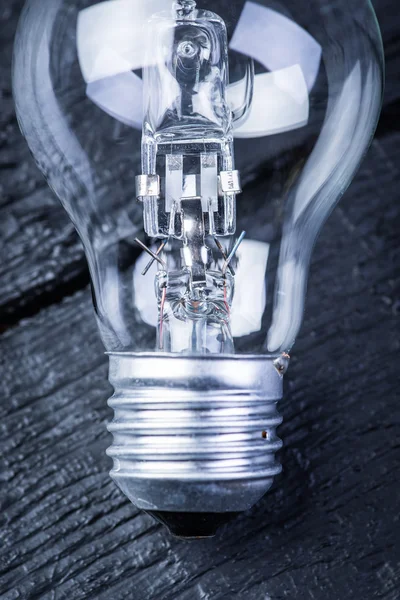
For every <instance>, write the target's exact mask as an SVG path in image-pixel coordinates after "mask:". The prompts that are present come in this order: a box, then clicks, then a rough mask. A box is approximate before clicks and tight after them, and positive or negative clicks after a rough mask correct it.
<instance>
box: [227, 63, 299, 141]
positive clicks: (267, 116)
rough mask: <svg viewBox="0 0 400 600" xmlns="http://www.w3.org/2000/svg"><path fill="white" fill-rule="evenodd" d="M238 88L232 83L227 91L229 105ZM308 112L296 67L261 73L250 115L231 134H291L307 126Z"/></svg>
mask: <svg viewBox="0 0 400 600" xmlns="http://www.w3.org/2000/svg"><path fill="white" fill-rule="evenodd" d="M237 87H238V86H237ZM237 87H235V84H233V85H231V86H229V88H228V100H229V102H232V104H234V102H235V99H234V95H235V90H236V89H237ZM238 91H239V92H240V90H238ZM309 113H310V105H309V98H308V90H307V85H306V81H305V79H304V75H303V72H302V70H301V68H300V66H299V65H294V66H292V67H288V68H286V69H281V70H280V71H274V72H272V73H262V74H260V75H256V76H255V78H254V96H253V102H252V105H251V108H250V111H249V115H248V117H247V118H246V119H245V120H244V121H242V122H241V124H240V125H239V127H238V128H237V129H235V133H234V134H235V137H237V138H254V137H263V136H266V135H273V134H275V133H282V132H284V131H291V130H292V129H297V128H299V127H303V126H304V125H306V124H307V123H308V118H309Z"/></svg>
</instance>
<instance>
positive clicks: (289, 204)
mask: <svg viewBox="0 0 400 600" xmlns="http://www.w3.org/2000/svg"><path fill="white" fill-rule="evenodd" d="M382 76H383V63H382V48H381V41H380V35H379V29H378V26H377V23H376V20H375V16H374V13H373V10H372V7H371V4H370V2H369V1H367V0H353V1H352V2H351V3H350V2H348V1H347V0H314V1H313V2H309V1H306V0H282V2H279V1H277V0H259V1H257V2H246V1H244V0H240V1H239V0H238V1H235V2H233V1H232V0H218V1H217V0H215V1H212V2H211V1H208V0H204V3H203V2H198V3H197V4H196V2H194V1H192V0H181V1H175V2H172V1H171V0H109V1H105V2H99V3H96V2H93V1H90V0H79V1H78V0H77V1H74V0H28V2H27V4H26V7H25V9H24V12H23V14H22V17H21V21H20V25H19V30H18V33H17V37H16V43H15V54H14V95H15V101H16V109H17V115H18V119H19V122H20V125H21V130H22V132H23V134H24V136H25V137H26V139H27V142H28V144H29V147H30V149H31V151H32V153H33V156H34V158H35V160H36V162H37V164H38V165H39V167H40V169H41V170H42V171H43V173H44V174H45V176H46V178H47V180H48V182H49V184H50V186H51V187H52V188H53V190H54V191H55V192H56V194H57V195H58V196H59V198H60V200H61V202H62V204H63V205H64V207H65V209H66V210H67V212H68V214H69V216H70V217H71V219H72V221H73V222H74V224H75V227H76V229H77V231H78V233H79V235H80V237H81V240H82V243H83V245H84V248H85V251H86V256H87V260H88V263H89V268H90V273H91V280H92V287H93V292H94V302H95V312H96V317H97V320H98V324H99V328H100V333H101V336H102V339H103V342H104V345H105V348H106V350H107V352H108V354H109V358H110V381H111V383H112V385H113V386H114V388H115V394H114V395H113V396H112V398H111V399H110V401H109V403H110V406H112V407H113V409H114V411H115V418H114V420H113V422H112V423H111V424H110V426H109V429H110V431H111V432H112V434H113V436H114V443H113V445H112V447H111V448H110V449H109V451H108V452H109V455H110V456H111V457H112V458H113V461H114V468H113V470H112V471H111V476H112V477H113V479H114V480H115V481H116V483H117V484H118V485H119V486H120V488H121V489H122V490H123V491H124V492H125V494H126V495H127V496H128V497H129V498H130V499H131V500H132V501H133V502H134V504H136V506H138V507H139V508H140V509H143V510H145V511H147V512H149V513H151V514H152V515H153V516H155V517H156V518H157V519H159V520H160V521H162V522H163V523H165V524H166V525H167V526H168V527H169V528H170V530H171V531H172V532H173V533H175V534H177V535H182V536H187V537H191V536H208V535H212V534H214V533H215V530H216V528H217V527H218V526H219V525H220V524H222V523H224V522H225V521H227V520H228V519H229V518H230V517H231V515H233V514H236V513H238V512H241V511H244V510H247V509H249V508H250V507H252V506H253V505H254V504H255V502H257V501H258V500H259V499H260V498H261V497H262V496H263V495H264V493H265V492H266V491H267V490H268V488H269V487H270V486H271V484H272V481H273V478H274V476H275V475H276V474H278V473H279V472H280V470H281V467H280V465H279V463H278V461H277V460H276V457H275V454H276V451H277V450H278V449H279V448H280V446H281V441H280V440H279V438H278V437H277V434H276V428H277V426H278V425H279V424H280V422H281V418H280V416H279V414H278V412H277V410H276V404H277V402H278V401H279V400H280V398H281V396H282V378H283V375H284V373H285V371H286V369H287V367H288V364H289V352H290V351H291V348H292V345H293V343H294V340H295V338H296V335H297V333H298V331H299V328H300V324H301V319H302V314H303V307H304V298H305V291H306V283H307V273H308V267H309V263H310V256H311V252H312V248H313V246H314V243H315V240H316V237H317V235H318V233H319V231H320V229H321V227H322V225H323V223H324V222H325V220H326V218H327V216H328V215H329V213H330V212H331V210H332V209H333V207H334V205H335V203H336V202H337V201H338V199H339V198H340V197H341V196H342V194H343V193H344V191H345V189H346V188H347V186H348V185H349V183H350V181H351V179H352V178H353V176H354V174H355V172H356V170H357V167H358V165H359V163H360V161H361V159H362V157H363V155H364V153H365V151H366V149H367V147H368V145H369V143H370V141H371V138H372V135H373V132H374V129H375V126H376V123H377V119H378V115H379V111H380V105H381V96H382ZM257 177H258V178H259V180H260V181H262V182H263V183H262V186H260V184H259V183H258V184H257V185H255V184H254V179H255V178H257ZM241 181H242V183H241ZM242 187H243V190H242ZM261 187H262V191H260V190H261Z"/></svg>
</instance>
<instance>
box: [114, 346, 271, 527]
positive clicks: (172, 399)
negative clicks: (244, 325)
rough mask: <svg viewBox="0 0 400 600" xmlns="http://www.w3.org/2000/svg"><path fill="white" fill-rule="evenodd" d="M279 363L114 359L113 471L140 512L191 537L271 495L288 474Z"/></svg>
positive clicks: (255, 359) (233, 358)
mask: <svg viewBox="0 0 400 600" xmlns="http://www.w3.org/2000/svg"><path fill="white" fill-rule="evenodd" d="M275 358H276V357H265V356H212V357H209V356H206V355H204V356H198V357H193V356H182V355H169V354H133V353H115V354H114V353H113V354H110V382H111V384H112V385H113V386H114V389H115V393H114V395H113V396H112V398H111V399H110V400H109V404H110V406H111V407H112V408H113V409H114V411H115V417H114V420H113V422H112V423H111V424H110V425H109V427H108V429H109V431H110V432H111V433H112V434H113V436H114V443H113V445H112V446H111V448H109V450H108V451H107V453H108V454H109V456H111V457H112V458H113V460H114V468H113V469H112V471H111V473H110V475H111V477H112V478H113V479H114V481H115V482H116V483H117V485H118V486H119V487H120V488H121V490H122V491H123V492H124V493H125V494H126V495H127V496H128V498H130V500H131V501H132V502H133V503H134V504H135V505H136V506H138V507H139V508H141V509H143V510H146V511H148V512H150V513H154V516H156V518H158V519H159V520H161V521H163V522H164V523H166V524H167V525H168V526H169V527H170V529H171V530H172V532H173V533H174V528H175V530H176V531H178V533H177V535H181V534H182V535H184V536H185V537H192V533H193V535H195V536H197V535H200V536H201V531H202V530H203V532H205V533H204V535H212V534H213V533H215V531H214V529H215V527H214V525H213V523H214V524H215V525H216V526H218V524H219V522H220V521H221V519H220V518H211V517H210V515H215V514H216V513H219V514H220V513H237V512H241V511H244V510H247V509H249V508H250V507H251V506H253V505H254V504H255V503H256V502H257V501H258V500H259V499H260V498H261V497H262V496H263V495H264V494H265V492H266V491H267V490H268V489H269V488H270V486H271V485H272V481H273V477H274V476H275V475H276V474H278V473H279V472H280V471H281V466H280V465H279V464H278V463H277V461H276V459H275V453H276V451H277V450H279V448H280V447H281V445H282V443H281V441H280V439H279V438H278V437H277V435H276V427H277V426H278V425H279V424H280V423H281V421H282V419H281V417H280V416H279V414H278V413H277V410H276V403H277V402H278V400H279V399H280V398H281V396H282V376H281V375H280V374H279V373H278V370H277V369H276V366H275V365H274V359H275ZM167 513H169V514H167ZM182 513H192V515H191V518H190V519H185V518H184V516H185V515H183V516H182ZM199 513H202V514H203V517H204V518H203V519H201V518H200V519H199V518H198V517H199ZM205 513H208V514H209V516H208V518H205ZM220 516H221V517H222V515H220ZM225 516H226V517H228V518H229V515H228V514H225ZM224 520H227V519H224V518H222V521H224ZM190 523H191V524H192V525H190ZM199 523H200V524H201V523H202V526H200V525H199ZM174 524H175V525H174ZM182 524H184V525H182ZM191 530H192V531H191ZM179 531H180V532H181V533H179ZM182 532H183V533H182Z"/></svg>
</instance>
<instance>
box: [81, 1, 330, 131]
mask: <svg viewBox="0 0 400 600" xmlns="http://www.w3.org/2000/svg"><path fill="white" fill-rule="evenodd" d="M170 8H171V2H170V0H146V1H145V2H144V1H142V0H107V1H105V2H100V3H99V4H95V5H93V6H90V7H88V8H86V9H84V10H82V11H81V12H80V13H79V16H78V26H77V46H78V57H79V63H80V66H81V70H82V75H83V77H84V79H85V81H86V82H87V83H88V86H87V95H88V97H89V98H90V99H91V100H92V102H94V103H95V104H96V105H97V106H99V107H100V108H101V109H102V110H104V111H105V112H106V113H107V114H109V115H110V116H111V117H113V118H115V119H117V120H119V121H121V122H123V123H125V124H126V125H128V126H130V127H132V128H135V129H141V127H142V121H143V83H142V80H141V79H140V77H138V76H137V75H136V74H135V73H133V72H132V71H133V70H136V69H140V68H142V67H144V66H146V65H149V64H151V63H152V62H154V61H155V60H157V58H156V57H154V56H151V55H149V54H148V53H147V55H146V47H148V44H147V43H146V40H147V37H148V35H149V28H148V25H147V23H148V20H149V19H150V18H151V17H152V16H153V15H154V14H156V13H157V12H161V11H163V10H167V9H168V10H169V9H170ZM171 43H172V40H171ZM230 48H231V49H232V50H235V51H237V52H240V53H242V54H244V55H246V56H249V57H252V58H254V59H256V60H258V61H259V62H260V63H261V64H262V65H263V66H264V67H265V68H266V69H268V70H269V71H271V72H269V73H262V74H259V75H256V76H255V80H254V96H253V102H252V106H251V109H250V111H249V114H248V116H247V118H245V119H244V120H240V122H239V124H238V127H237V128H236V129H235V132H234V134H235V137H238V138H254V137H263V136H267V135H273V134H276V133H281V132H284V131H290V130H292V129H296V128H299V127H302V126H304V125H305V124H306V123H307V121H308V117H309V98H308V93H309V90H310V89H311V88H312V87H313V85H314V83H315V80H316V77H317V74H318V69H319V65H320V61H321V47H320V45H319V44H318V43H317V42H316V41H315V40H314V39H313V38H312V37H311V36H310V35H309V34H308V33H307V32H306V31H305V30H304V29H303V28H301V27H300V26H299V25H297V24H296V23H294V22H293V21H291V20H290V19H288V18H287V17H285V16H283V15H281V14H279V13H277V12H276V11H274V10H272V9H270V8H266V7H265V6H261V5H260V4H257V3H255V2H246V4H245V6H244V9H243V11H242V14H241V16H240V19H239V22H238V25H237V28H236V30H235V33H234V35H233V38H232V41H231V43H230ZM171 79H172V78H171ZM172 83H173V82H171V84H172ZM171 93H172V94H173V93H174V90H173V85H171ZM242 94H243V90H242V88H241V83H240V82H238V83H235V84H232V85H231V86H229V87H228V100H229V102H230V104H231V106H235V105H237V102H238V101H239V100H240V99H241V95H242ZM200 100H201V99H200V98H199V99H198V101H199V102H200ZM194 108H195V107H194Z"/></svg>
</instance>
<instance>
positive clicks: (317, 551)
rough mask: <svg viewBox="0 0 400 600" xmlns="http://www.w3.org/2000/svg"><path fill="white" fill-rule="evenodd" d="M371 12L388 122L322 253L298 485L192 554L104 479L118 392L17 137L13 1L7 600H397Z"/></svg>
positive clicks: (6, 180)
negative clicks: (378, 83) (379, 89)
mask: <svg viewBox="0 0 400 600" xmlns="http://www.w3.org/2000/svg"><path fill="white" fill-rule="evenodd" d="M375 5H376V8H377V12H378V17H379V19H380V22H381V26H382V30H383V36H384V42H385V50H386V58H387V92H386V97H385V103H384V109H383V115H382V119H381V122H380V126H379V129H378V132H377V137H376V139H375V141H374V143H373V145H372V148H371V150H370V152H369V154H368V157H367V159H366V160H365V162H364V164H363V166H362V168H361V171H360V173H359V175H358V177H357V179H356V181H355V182H354V183H353V185H352V186H351V188H350V190H349V191H348V192H347V194H346V196H345V198H344V200H343V201H342V203H341V204H340V206H339V208H337V209H336V210H335V212H334V213H333V215H332V217H331V218H330V219H329V222H328V224H327V225H326V227H325V230H324V233H323V236H322V237H321V238H320V241H319V243H318V246H317V248H316V251H315V254H314V260H313V266H312V273H311V279H310V286H309V294H308V302H307V311H306V318H305V323H304V326H303V329H302V333H301V336H300V338H299V340H298V342H297V345H296V347H295V350H294V353H293V360H292V364H291V367H290V370H289V372H288V375H287V377H286V394H285V400H284V401H283V402H282V404H281V407H280V410H281V412H282V413H283V415H284V418H285V421H284V424H283V425H282V427H281V428H280V436H281V437H282V438H283V440H284V442H285V446H284V449H283V451H282V452H281V460H282V462H283V464H284V472H283V474H282V475H281V476H280V477H278V478H277V481H276V483H275V485H274V488H273V490H272V491H271V492H270V493H269V494H268V495H267V496H265V498H264V499H263V500H262V501H261V502H260V503H259V504H258V505H257V506H256V507H255V508H254V509H253V510H252V511H250V512H249V513H247V514H243V515H242V516H240V517H239V518H238V519H237V520H236V521H234V522H233V523H231V524H230V525H229V526H226V527H225V528H224V529H222V530H221V531H220V533H219V534H218V536H217V537H216V538H214V539H213V540H208V541H198V542H183V541H179V540H176V539H174V538H172V537H171V536H170V535H168V533H167V531H166V530H165V529H164V528H163V527H161V526H160V525H158V524H156V523H155V522H154V521H153V520H152V519H151V518H150V517H149V516H147V515H145V514H143V513H139V512H138V511H137V510H136V509H135V508H134V507H133V505H132V504H130V503H129V501H128V500H127V499H126V498H125V496H123V495H122V493H121V492H120V491H119V490H118V489H117V487H116V486H115V485H114V484H113V483H112V481H111V480H110V478H109V476H108V470H109V468H110V466H111V465H110V463H111V461H110V459H108V458H107V456H106V455H105V450H106V448H107V446H109V445H110V437H109V435H108V434H107V431H106V424H107V422H108V421H109V420H110V419H111V417H112V414H111V410H110V409H109V408H108V407H107V405H106V400H107V398H108V397H109V395H110V392H111V390H110V389H109V388H108V384H107V382H106V378H107V359H106V357H105V356H104V355H103V348H102V345H101V343H100V340H99V336H98V333H97V329H96V325H95V321H94V316H93V313H92V306H91V298H90V292H89V287H88V281H89V280H88V272H87V268H86V263H85V259H84V256H83V252H82V249H81V246H80V244H79V242H78V239H77V236H76V234H75V232H74V230H73V228H72V225H71V224H70V223H69V221H68V220H67V217H66V216H65V215H64V213H63V211H62V209H61V207H60V206H59V204H58V203H57V201H56V200H55V198H54V197H53V195H52V194H51V192H50V191H49V189H48V188H47V186H46V184H45V182H44V181H43V179H42V177H41V175H40V174H39V172H38V171H37V169H36V167H35V166H34V164H33V161H32V159H31V158H30V156H29V153H28V149H27V147H26V145H25V142H24V140H23V139H22V137H21V136H20V134H19V132H18V126H17V122H16V118H15V115H14V110H13V102H12V98H11V82H10V62H11V53H12V40H13V35H14V31H15V27H16V23H17V18H18V15H19V13H20V10H21V7H22V0H2V2H1V6H0V28H1V31H0V37H1V52H0V86H1V87H0V90H1V100H0V102H1V103H0V183H1V185H0V245H1V264H0V282H1V285H0V327H1V333H2V335H1V337H0V348H1V359H0V360H1V363H0V368H1V375H0V386H1V419H0V431H1V437H0V444H1V446H0V465H1V467H0V482H1V487H0V495H1V496H0V503H1V508H0V553H1V561H0V598H2V599H5V600H14V599H15V600H17V599H28V598H29V599H34V598H45V599H48V600H51V599H53V600H55V599H68V600H71V599H74V600H75V599H77V600H78V599H81V598H85V599H86V598H91V599H96V600H103V599H106V600H122V599H125V598H130V599H134V600H153V599H157V600H158V599H162V600H164V599H165V600H172V599H176V600H178V599H179V600H197V599H198V600H206V599H213V600H219V599H223V598H224V599H228V600H230V599H236V598H238V599H243V600H267V599H271V600H278V599H284V598H290V599H294V598H296V599H297V598H299V599H304V600H306V599H317V600H322V599H323V600H331V599H332V600H347V599H350V598H354V599H355V600H369V599H370V598H382V599H383V598H385V599H386V600H396V599H399V598H400V522H399V520H400V518H399V508H400V485H399V477H400V476H399V467H400V436H399V419H400V403H399V393H398V388H399V372H400V365H399V362H398V350H399V313H400V298H399V270H398V265H399V261H398V258H399V257H398V247H399V238H398V233H399V230H400V223H399V214H400V204H399V186H400V173H399V168H400V164H399V160H398V155H399V152H400V132H399V123H400V103H399V101H400V78H399V76H398V68H399V64H400V61H399V55H400V36H399V24H400V8H399V6H398V2H397V0H376V3H375Z"/></svg>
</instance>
